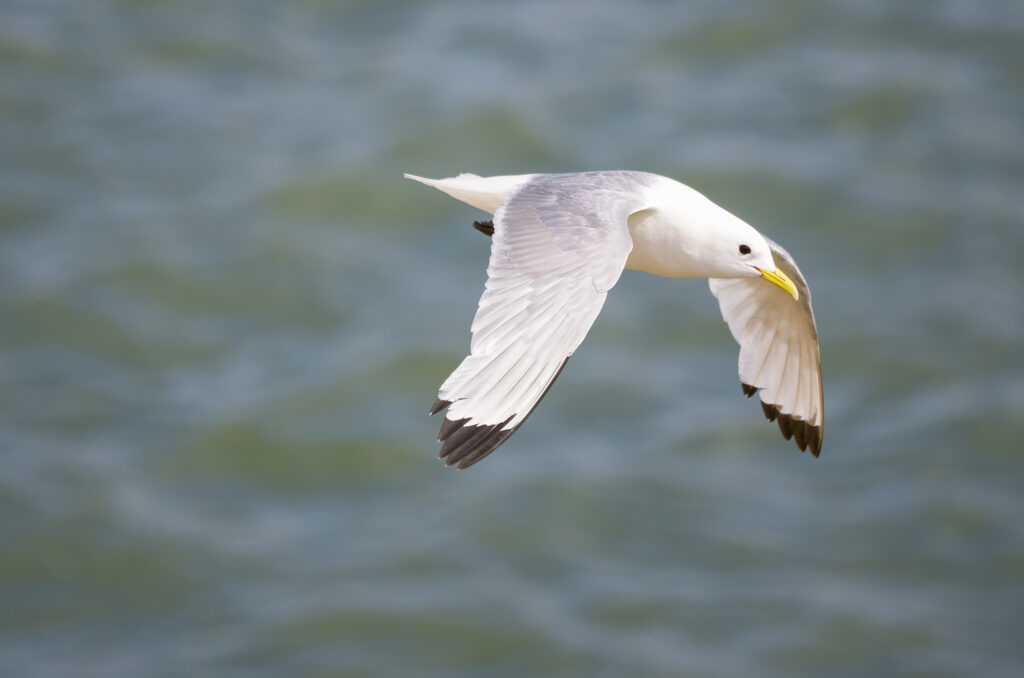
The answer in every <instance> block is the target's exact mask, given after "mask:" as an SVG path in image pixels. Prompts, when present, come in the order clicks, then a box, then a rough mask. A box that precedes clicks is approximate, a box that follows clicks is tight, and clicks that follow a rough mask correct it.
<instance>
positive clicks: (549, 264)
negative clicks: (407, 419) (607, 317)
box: [431, 172, 643, 468]
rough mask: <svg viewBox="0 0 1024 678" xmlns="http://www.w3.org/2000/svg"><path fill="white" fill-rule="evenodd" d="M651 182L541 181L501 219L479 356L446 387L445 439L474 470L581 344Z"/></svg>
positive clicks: (481, 317)
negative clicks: (645, 184) (641, 184)
mask: <svg viewBox="0 0 1024 678" xmlns="http://www.w3.org/2000/svg"><path fill="white" fill-rule="evenodd" d="M642 181H643V175H636V174H634V173H621V172H612V173H585V174H568V175H540V176H538V177H536V178H535V179H533V180H532V181H530V182H529V183H528V184H526V185H525V186H524V187H523V188H522V189H520V191H519V192H517V193H516V194H515V195H514V196H513V197H512V198H511V199H510V200H509V202H508V203H507V204H506V205H505V206H504V207H501V208H499V209H498V210H497V211H496V212H495V215H494V235H493V238H492V242H491V257H490V263H489V265H488V267H487V284H486V287H485V290H484V293H483V296H481V297H480V303H479V307H478V309H477V313H476V316H475V317H474V318H473V324H472V332H473V339H472V342H471V346H470V354H469V355H468V356H467V357H466V358H465V359H464V360H463V361H462V363H461V364H460V365H459V367H458V368H457V369H456V370H455V371H454V372H453V373H452V374H451V376H449V377H448V379H447V380H446V381H445V382H444V384H442V386H441V388H440V391H439V392H438V401H437V402H436V403H435V405H434V407H433V408H432V410H431V413H434V412H439V411H440V410H441V409H443V408H445V407H447V408H448V412H447V414H446V417H445V421H444V422H443V424H442V426H441V432H440V434H439V436H438V440H439V442H441V443H443V445H442V448H441V454H440V456H441V458H443V459H445V463H446V465H448V464H453V463H457V464H458V467H459V468H465V467H467V466H469V465H471V464H473V463H475V462H477V461H479V460H480V459H482V458H483V457H485V456H486V455H488V454H490V452H492V451H493V450H494V449H496V448H497V447H498V446H499V445H500V444H501V443H503V442H504V441H505V440H506V439H507V438H508V437H509V436H510V435H512V433H514V432H515V430H516V429H517V428H518V427H519V426H520V425H521V424H522V423H523V421H524V420H525V419H526V417H527V416H528V415H529V414H530V412H531V411H533V409H534V407H536V405H537V403H538V402H540V399H541V398H542V397H543V396H544V394H545V393H546V392H547V389H548V388H550V386H551V384H552V383H553V382H554V380H555V378H556V377H557V376H558V374H559V373H560V371H561V369H562V367H563V366H564V364H565V362H566V361H567V360H568V358H569V356H570V355H572V353H573V351H575V350H576V348H577V347H578V346H579V345H580V343H581V342H582V341H583V338H584V337H585V336H586V334H587V331H588V330H589V329H590V327H591V325H592V324H593V322H594V319H595V318H596V317H597V315H598V313H599V312H600V310H601V307H602V305H603V304H604V300H605V296H606V293H607V292H608V290H609V289H611V287H612V286H613V285H615V283H616V281H617V280H618V279H619V276H620V275H621V273H622V270H623V267H624V266H625V262H626V258H627V257H628V256H629V252H630V250H631V249H632V241H631V239H630V237H629V230H628V228H627V219H628V217H629V214H631V213H632V212H633V211H636V210H637V209H640V208H642V207H643V205H642V204H641V203H640V201H641V200H642V193H641V192H638V191H637V190H636V189H637V188H638V187H639V185H638V182H642Z"/></svg>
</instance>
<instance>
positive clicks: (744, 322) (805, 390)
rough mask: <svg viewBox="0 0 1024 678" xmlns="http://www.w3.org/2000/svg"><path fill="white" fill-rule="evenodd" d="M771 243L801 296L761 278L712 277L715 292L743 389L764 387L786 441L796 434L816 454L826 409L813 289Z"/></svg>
mask: <svg viewBox="0 0 1024 678" xmlns="http://www.w3.org/2000/svg"><path fill="white" fill-rule="evenodd" d="M765 240H768V239H767V238H765ZM768 244H769V246H770V247H771V250H772V256H773V257H774V259H775V266H776V267H777V268H779V269H780V270H781V271H782V272H783V273H785V274H786V275H787V276H789V278H790V279H791V280H792V281H793V282H794V283H795V284H796V287H797V290H798V291H799V293H800V299H799V300H795V299H793V297H791V296H789V295H788V294H786V293H785V292H784V291H782V290H781V289H779V287H778V286H777V285H773V284H772V283H770V282H768V281H766V280H764V279H762V278H729V279H726V278H712V279H711V280H710V281H709V284H710V286H711V293H712V294H714V295H715V296H716V297H717V298H718V304H719V306H720V308H721V309H722V317H723V318H725V322H726V323H728V325H729V330H730V331H731V332H732V336H733V337H735V338H736V341H737V342H739V345H740V361H739V367H740V369H739V372H740V379H741V380H742V382H743V392H744V393H745V394H746V395H747V396H752V395H754V394H755V393H757V392H758V391H760V397H761V407H762V409H763V410H764V413H765V416H766V417H768V420H769V421H774V420H776V419H778V422H779V429H781V430H782V435H783V436H784V437H785V438H786V440H789V439H790V438H793V437H795V438H796V444H797V446H798V447H799V448H800V450H801V451H803V450H806V449H808V448H810V450H811V454H813V455H814V456H815V457H817V456H818V454H820V453H821V438H822V431H823V428H824V423H825V410H824V404H823V400H822V391H821V361H820V358H819V354H818V331H817V328H816V327H815V325H814V312H813V311H812V310H811V293H810V291H809V290H808V289H807V282H806V281H805V280H804V277H803V276H802V275H801V274H800V269H798V268H797V266H796V262H795V261H793V257H791V256H790V255H789V253H788V252H786V250H784V249H782V247H780V246H779V245H778V244H776V243H774V242H772V241H771V240H768Z"/></svg>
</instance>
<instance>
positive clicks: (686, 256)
mask: <svg viewBox="0 0 1024 678" xmlns="http://www.w3.org/2000/svg"><path fill="white" fill-rule="evenodd" d="M628 225H629V234H630V236H631V237H632V239H633V249H632V251H630V253H629V258H627V259H626V268H630V269H633V270H636V271H644V272H646V273H653V274H654V275H660V276H663V277H666V278H709V277H714V275H715V272H714V271H713V270H711V269H710V268H709V267H708V266H707V265H706V263H705V262H704V261H703V258H702V257H701V256H700V252H701V245H702V241H703V234H702V233H701V231H700V229H695V228H689V227H688V225H687V224H686V223H681V222H680V221H679V219H678V218H673V217H672V216H671V215H668V214H666V213H665V212H664V211H663V210H659V209H653V208H652V209H646V210H641V211H639V212H634V213H633V214H632V215H630V217H629V222H628Z"/></svg>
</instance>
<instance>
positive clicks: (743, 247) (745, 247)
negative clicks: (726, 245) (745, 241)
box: [740, 245, 750, 254]
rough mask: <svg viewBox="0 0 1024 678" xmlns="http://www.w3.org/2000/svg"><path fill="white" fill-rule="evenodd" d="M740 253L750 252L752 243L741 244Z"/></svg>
mask: <svg viewBox="0 0 1024 678" xmlns="http://www.w3.org/2000/svg"><path fill="white" fill-rule="evenodd" d="M740 254H750V245H740Z"/></svg>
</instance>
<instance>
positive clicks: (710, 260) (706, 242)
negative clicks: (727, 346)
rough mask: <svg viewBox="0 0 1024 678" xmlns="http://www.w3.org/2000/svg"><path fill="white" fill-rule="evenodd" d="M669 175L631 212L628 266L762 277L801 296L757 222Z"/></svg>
mask: <svg viewBox="0 0 1024 678" xmlns="http://www.w3.org/2000/svg"><path fill="white" fill-rule="evenodd" d="M667 181H670V182H671V183H669V184H666V185H662V186H659V187H658V190H657V192H656V193H655V194H654V198H655V201H654V202H653V204H652V206H651V207H650V208H648V209H646V210H642V211H640V212H637V213H635V214H634V215H633V216H632V217H630V222H629V228H630V234H631V236H632V238H633V252H631V253H630V259H629V260H628V261H627V263H626V265H627V267H629V268H635V269H639V270H645V271H648V272H650V273H654V274H656V275H664V276H669V277H678V278H757V277H760V278H764V279H765V280H768V281H769V282H772V283H774V284H775V285H778V286H779V287H780V288H781V289H782V290H783V291H785V292H786V293H787V294H789V295H790V296H792V297H793V298H794V299H797V298H799V293H798V292H797V288H796V285H795V284H794V283H793V281H792V280H790V279H789V278H788V277H787V276H786V275H785V273H783V272H782V271H781V270H778V269H777V268H776V266H775V259H774V257H773V256H772V251H771V247H770V246H769V245H768V241H767V240H765V239H764V237H763V236H762V235H761V234H760V233H758V232H757V231H756V230H755V229H754V227H752V226H751V225H750V224H748V223H747V222H745V221H743V220H742V219H740V218H739V217H737V216H735V215H733V214H731V213H729V212H727V211H726V210H724V209H722V208H721V207H719V206H718V205H716V204H715V203H713V202H711V201H710V200H708V199H707V198H706V197H705V196H704V195H702V194H701V193H699V192H697V191H695V190H693V189H692V188H690V187H689V186H686V185H685V184H680V183H679V182H676V181H672V180H667Z"/></svg>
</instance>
